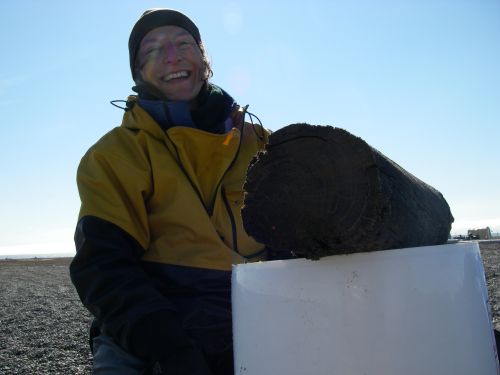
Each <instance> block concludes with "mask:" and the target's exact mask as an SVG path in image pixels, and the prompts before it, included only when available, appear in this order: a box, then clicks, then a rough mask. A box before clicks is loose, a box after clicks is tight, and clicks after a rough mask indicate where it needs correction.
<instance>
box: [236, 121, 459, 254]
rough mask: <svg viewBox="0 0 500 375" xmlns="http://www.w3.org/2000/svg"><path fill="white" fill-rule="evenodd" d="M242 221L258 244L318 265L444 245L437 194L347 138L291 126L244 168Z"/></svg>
mask: <svg viewBox="0 0 500 375" xmlns="http://www.w3.org/2000/svg"><path fill="white" fill-rule="evenodd" d="M244 189H245V201H244V206H243V209H242V212H241V213H242V218H243V223H244V226H245V230H246V231H247V232H248V233H249V234H250V235H252V236H253V237H254V238H255V239H256V240H257V241H259V242H261V243H264V244H266V245H268V246H269V247H271V248H273V249H277V250H291V251H293V252H294V253H295V254H296V255H298V256H304V257H307V258H311V259H317V258H319V257H322V256H326V255H334V254H346V253H353V252H366V251H376V250H386V249H395V248H404V247H414V246H430V245H438V244H443V243H445V242H446V241H447V239H448V235H449V233H450V229H451V223H452V222H453V216H452V215H451V212H450V208H449V206H448V204H447V202H446V200H445V199H444V198H443V196H442V194H441V193H439V192H438V191H437V190H435V189H434V188H432V187H431V186H429V185H427V184H426V183H424V182H423V181H421V180H419V179H418V178H416V177H415V176H413V175H412V174H410V173H408V172H407V171H405V170H404V169H403V168H401V167H400V166H399V165H397V164H396V163H395V162H393V161H392V160H390V159H389V158H387V157H385V156H384V155H383V154H381V153H380V152H379V151H377V150H376V149H374V148H372V147H371V146H369V145H368V144H367V143H366V142H365V141H363V140H362V139H361V138H359V137H356V136H354V135H352V134H350V133H349V132H347V131H346V130H343V129H340V128H334V127H331V126H314V125H308V124H294V125H289V126H287V127H285V128H282V129H280V130H278V131H276V132H275V133H273V134H271V136H270V138H269V144H268V145H267V146H266V149H265V150H264V151H262V152H260V153H259V154H258V155H257V156H256V157H255V158H254V159H253V161H252V163H251V164H250V167H249V169H248V174H247V180H246V182H245V186H244Z"/></svg>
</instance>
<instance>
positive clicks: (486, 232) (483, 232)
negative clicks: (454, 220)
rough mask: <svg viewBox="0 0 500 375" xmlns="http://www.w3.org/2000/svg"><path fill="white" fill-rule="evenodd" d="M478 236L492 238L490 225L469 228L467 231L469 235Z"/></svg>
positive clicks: (480, 238)
mask: <svg viewBox="0 0 500 375" xmlns="http://www.w3.org/2000/svg"><path fill="white" fill-rule="evenodd" d="M472 236H478V239H479V240H491V230H490V227H486V228H482V229H469V230H468V231H467V237H469V238H471V237H472Z"/></svg>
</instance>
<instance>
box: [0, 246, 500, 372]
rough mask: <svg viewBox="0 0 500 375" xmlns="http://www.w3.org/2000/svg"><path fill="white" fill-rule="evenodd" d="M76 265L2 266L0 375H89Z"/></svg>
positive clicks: (499, 303)
mask: <svg viewBox="0 0 500 375" xmlns="http://www.w3.org/2000/svg"><path fill="white" fill-rule="evenodd" d="M480 247H481V253H482V257H483V263H484V266H485V274H486V279H487V283H488V290H489V295H490V304H491V308H492V319H493V324H494V326H495V327H496V329H500V311H499V309H500V295H499V289H500V288H499V286H500V285H499V284H500V281H499V276H500V241H495V242H481V243H480ZM70 261H71V259H68V258H59V259H48V260H41V259H35V260H3V261H0V281H1V283H0V337H1V340H0V374H4V375H10V374H17V375H24V374H26V375H28V374H29V375H32V374H65V375H66V374H73V375H78V374H90V373H91V364H92V357H91V355H90V352H89V348H88V341H87V327H88V324H89V321H90V319H91V317H90V314H89V313H88V312H87V311H86V310H85V309H84V308H83V307H82V305H81V303H80V301H79V299H78V296H77V294H76V292H75V290H74V288H73V285H72V284H71V281H70V280H69V276H68V265H69V263H70Z"/></svg>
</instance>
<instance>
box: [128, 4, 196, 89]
mask: <svg viewBox="0 0 500 375" xmlns="http://www.w3.org/2000/svg"><path fill="white" fill-rule="evenodd" d="M170 25H172V26H179V27H182V28H183V29H184V30H186V31H187V32H188V33H190V34H191V35H192V36H193V38H194V40H196V43H198V45H199V44H200V43H201V36H200V31H199V30H198V27H197V26H196V25H195V24H194V22H193V21H191V20H190V19H189V18H188V17H187V16H186V15H184V14H182V13H181V12H178V11H176V10H173V9H165V8H154V9H148V10H146V11H145V12H144V13H143V14H142V16H141V17H140V18H139V20H138V21H137V22H136V24H135V25H134V27H133V29H132V32H131V33H130V38H129V40H128V53H129V58H130V70H131V71H132V78H134V80H135V69H134V66H135V58H136V56H137V51H138V50H139V46H140V44H141V40H142V38H144V36H145V35H146V34H147V33H148V32H150V31H151V30H153V29H156V28H157V27H161V26H170Z"/></svg>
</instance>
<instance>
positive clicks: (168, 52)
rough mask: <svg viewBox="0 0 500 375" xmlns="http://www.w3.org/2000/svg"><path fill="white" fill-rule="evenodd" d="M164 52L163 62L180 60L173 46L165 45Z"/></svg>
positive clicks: (179, 55)
mask: <svg viewBox="0 0 500 375" xmlns="http://www.w3.org/2000/svg"><path fill="white" fill-rule="evenodd" d="M164 51H165V56H164V60H165V62H167V63H172V62H176V61H179V60H180V59H181V54H180V53H179V50H178V49H177V47H176V46H175V45H173V44H169V45H167V46H166V48H165V49H164Z"/></svg>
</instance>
